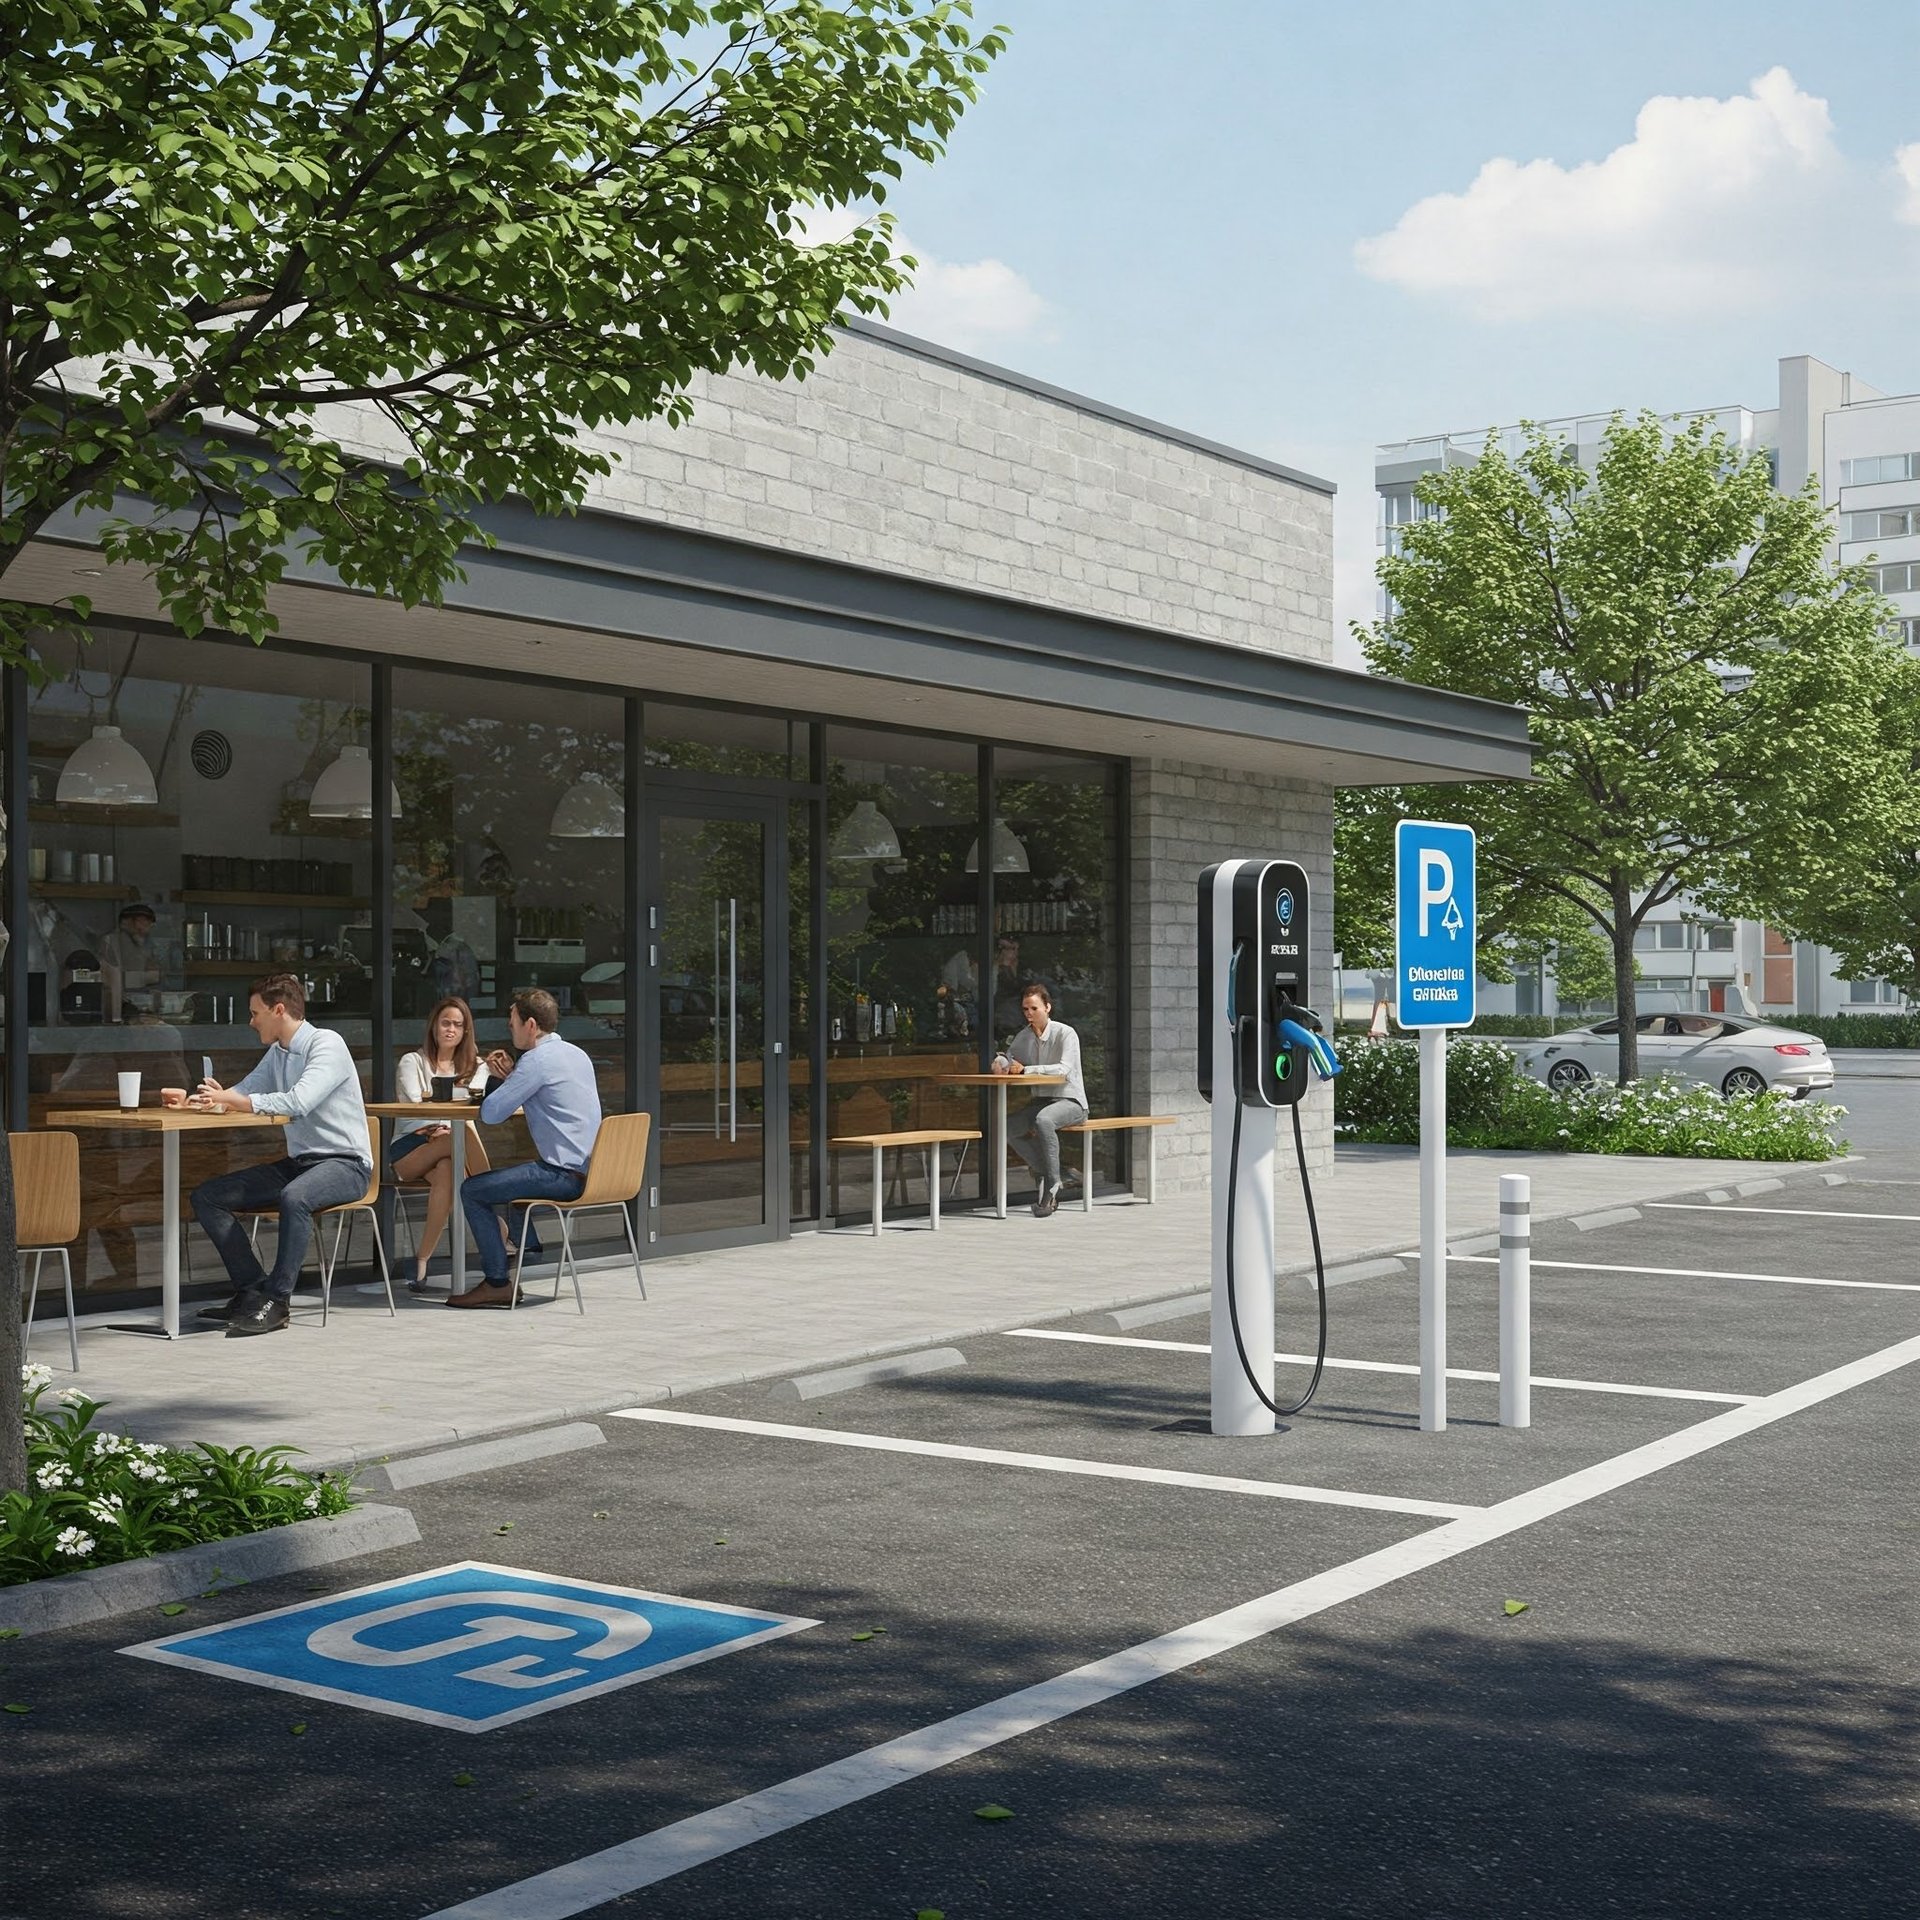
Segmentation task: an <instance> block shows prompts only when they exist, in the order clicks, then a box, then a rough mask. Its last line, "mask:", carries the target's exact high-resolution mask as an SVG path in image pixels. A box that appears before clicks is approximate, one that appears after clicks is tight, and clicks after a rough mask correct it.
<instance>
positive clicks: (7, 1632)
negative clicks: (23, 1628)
mask: <svg viewBox="0 0 1920 1920" xmlns="http://www.w3.org/2000/svg"><path fill="white" fill-rule="evenodd" d="M19 1638H20V1629H19V1628H18V1627H0V1640H18V1639H19Z"/></svg>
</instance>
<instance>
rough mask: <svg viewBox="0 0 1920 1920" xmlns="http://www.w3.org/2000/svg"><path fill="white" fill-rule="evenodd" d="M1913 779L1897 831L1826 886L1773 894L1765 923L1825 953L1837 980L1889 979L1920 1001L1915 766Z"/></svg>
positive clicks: (1919, 799)
mask: <svg viewBox="0 0 1920 1920" xmlns="http://www.w3.org/2000/svg"><path fill="white" fill-rule="evenodd" d="M1916 731H1917V732H1920V729H1916ZM1914 778H1915V798H1916V808H1915V813H1914V815H1913V817H1911V818H1910V819H1909V820H1908V821H1907V822H1906V823H1905V826H1904V828H1903V829H1902V830H1901V831H1898V832H1895V833H1891V834H1889V835H1888V836H1887V837H1886V838H1885V839H1884V840H1883V841H1882V842H1881V843H1880V844H1879V845H1878V846H1877V847H1875V848H1872V849H1870V850H1869V852H1868V857H1867V858H1866V859H1865V860H1864V861H1863V862H1862V864H1861V866H1860V867H1859V869H1858V870H1856V871H1854V872H1852V873H1849V874H1846V875H1843V876H1841V877H1839V878H1838V879H1837V880H1836V881H1835V882H1833V883H1831V884H1829V885H1825V886H1821V885H1817V884H1816V885H1814V886H1811V887H1808V886H1801V885H1791V884H1783V885H1781V886H1778V887H1776V888H1774V889H1773V890H1772V891H1771V893H1770V896H1769V898H1768V901H1767V903H1766V918H1767V919H1769V920H1770V921H1772V923H1773V924H1774V925H1775V926H1777V927H1780V928H1782V929H1783V930H1785V931H1786V932H1789V933H1791V934H1792V935H1793V936H1794V938H1795V939H1799V940H1815V941H1818V942H1819V943H1820V945H1822V946H1824V947H1831V948H1832V949H1833V955H1834V961H1835V966H1836V970H1837V972H1838V973H1839V974H1840V976H1841V978H1842V979H1847V980H1890V981H1892V982H1893V983H1894V985H1895V986H1897V987H1899V988H1900V989H1901V990H1902V991H1903V992H1904V993H1906V994H1907V996H1908V997H1909V998H1910V999H1920V765H1917V766H1916V772H1915V776H1914Z"/></svg>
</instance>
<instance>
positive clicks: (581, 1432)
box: [355, 1422, 607, 1493]
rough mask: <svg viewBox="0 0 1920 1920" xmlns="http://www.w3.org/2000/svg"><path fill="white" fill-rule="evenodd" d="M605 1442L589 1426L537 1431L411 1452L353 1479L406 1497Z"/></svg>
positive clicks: (370, 1488) (361, 1483) (363, 1472)
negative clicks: (470, 1476) (412, 1491)
mask: <svg viewBox="0 0 1920 1920" xmlns="http://www.w3.org/2000/svg"><path fill="white" fill-rule="evenodd" d="M606 1444H607V1436H606V1435H605V1434H604V1433H602V1432H601V1431H600V1429H599V1428H598V1427H596V1426H592V1425H590V1424H587V1423H585V1422H579V1423H576V1424H573V1425H570V1426H564V1427H539V1428H536V1429H534V1430H533V1431H531V1432H528V1433H516V1434H511V1435H508V1436H506V1437H505V1438H503V1439H499V1440H476V1441H475V1442H473V1443H472V1444H471V1445H470V1446H464V1447H448V1448H446V1449H445V1450H444V1451H442V1452H439V1453H415V1454H410V1455H409V1456H408V1457H407V1458H406V1459H404V1460H395V1461H393V1462H391V1463H390V1464H388V1465H385V1466H378V1467H365V1468H362V1469H361V1470H360V1471H359V1472H358V1473H357V1474H356V1475H355V1478H356V1479H357V1480H358V1481H359V1483H360V1485H361V1486H363V1487H365V1488H367V1489H368V1491H369V1492H372V1493H404V1492H405V1491H406V1490H407V1488H409V1487H424V1486H430V1485H432V1483H433V1482H434V1481H436V1480H458V1479H459V1478H460V1477H461V1476H462V1475H463V1474H469V1473H485V1472H487V1471H488V1470H489V1469H490V1468H493V1467H512V1466H518V1465H519V1464H520V1462H521V1461H523V1460H544V1459H546V1458H547V1457H548V1456H549V1455H551V1454H556V1453H576V1452H578V1451H579V1450H580V1449H581V1448H582V1447H604V1446H605V1445H606Z"/></svg>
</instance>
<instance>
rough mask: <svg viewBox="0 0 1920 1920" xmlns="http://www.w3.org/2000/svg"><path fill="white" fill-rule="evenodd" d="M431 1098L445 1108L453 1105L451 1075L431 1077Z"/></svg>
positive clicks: (443, 1074)
mask: <svg viewBox="0 0 1920 1920" xmlns="http://www.w3.org/2000/svg"><path fill="white" fill-rule="evenodd" d="M433 1097H434V1098H435V1099H436V1100H438V1101H440V1102H441V1103H442V1104H443V1105H447V1106H450V1105H452V1103H453V1075H452V1074H450V1073H436V1074H435V1075H434V1076H433Z"/></svg>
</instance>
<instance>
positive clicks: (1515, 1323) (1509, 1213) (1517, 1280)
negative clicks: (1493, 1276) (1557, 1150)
mask: <svg viewBox="0 0 1920 1920" xmlns="http://www.w3.org/2000/svg"><path fill="white" fill-rule="evenodd" d="M1532 1185H1533V1183H1532V1182H1531V1181H1530V1180H1529V1179H1528V1178H1527V1176H1526V1175H1525V1174H1524V1173H1503V1174H1502V1175H1501V1176H1500V1424H1501V1425H1502V1426H1503V1427H1530V1426H1532V1425H1533V1301H1532V1292H1533V1201H1532V1199H1531V1197H1530V1194H1531V1189H1532Z"/></svg>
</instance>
